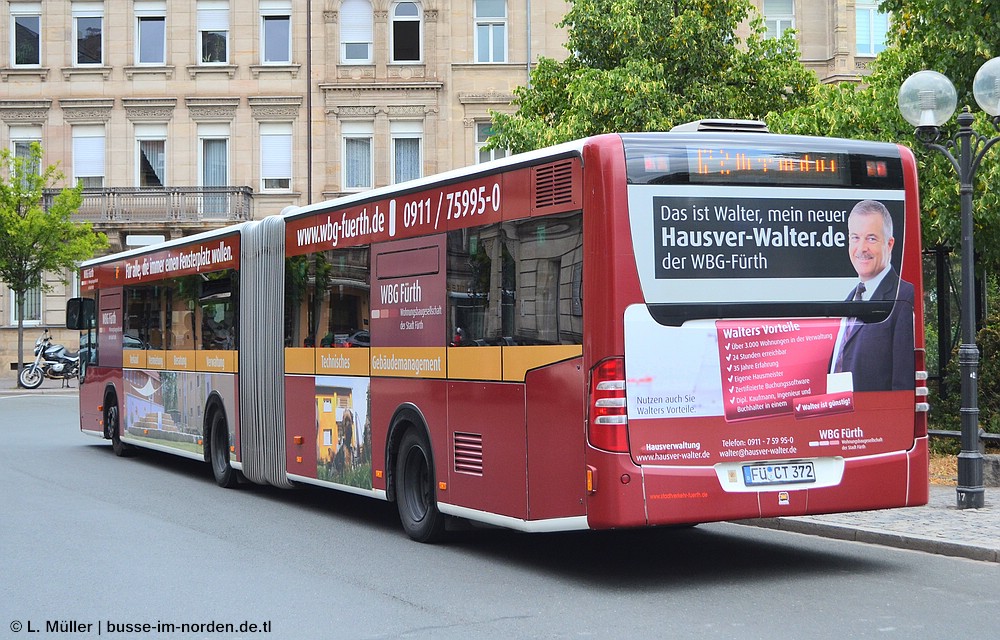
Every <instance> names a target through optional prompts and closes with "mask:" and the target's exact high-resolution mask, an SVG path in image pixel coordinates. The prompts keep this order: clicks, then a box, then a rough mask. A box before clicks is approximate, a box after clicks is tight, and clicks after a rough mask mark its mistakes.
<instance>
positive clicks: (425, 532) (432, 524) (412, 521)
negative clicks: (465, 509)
mask: <svg viewBox="0 0 1000 640" xmlns="http://www.w3.org/2000/svg"><path fill="white" fill-rule="evenodd" d="M395 480H396V508H397V509H398V510H399V520H400V522H402V524H403V529H404V530H405V531H406V535H408V536H410V538H412V539H413V540H416V541H417V542H437V541H438V540H440V539H441V537H442V536H443V534H444V523H445V517H444V516H443V515H442V514H441V512H440V511H438V508H437V492H436V486H435V484H434V465H433V456H432V455H431V446H430V442H429V441H428V440H427V436H426V435H424V433H423V431H421V430H419V429H416V428H412V427H411V428H409V429H407V430H406V433H404V434H403V437H402V439H400V441H399V450H398V452H397V454H396V477H395Z"/></svg>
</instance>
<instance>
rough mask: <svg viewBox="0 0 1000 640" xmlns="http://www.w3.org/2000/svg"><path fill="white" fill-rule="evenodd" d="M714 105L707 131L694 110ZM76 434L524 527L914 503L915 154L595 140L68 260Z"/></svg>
mask: <svg viewBox="0 0 1000 640" xmlns="http://www.w3.org/2000/svg"><path fill="white" fill-rule="evenodd" d="M706 129H708V130H706ZM81 283H82V291H83V297H81V298H76V299H74V300H72V301H70V305H69V311H68V314H67V325H68V326H69V327H70V328H74V329H79V330H80V331H81V348H82V358H81V359H82V360H83V361H85V366H84V367H83V368H82V373H81V387H80V402H81V405H80V416H81V429H82V430H83V432H84V433H87V434H91V435H95V436H98V437H103V438H105V439H110V440H111V442H112V444H113V447H114V450H115V452H116V453H118V454H124V453H127V452H128V451H129V450H130V449H133V448H136V447H146V448H152V449H158V450H161V451H168V452H171V453H175V454H178V455H182V456H188V457H192V458H196V459H199V460H204V461H205V462H207V463H209V464H210V465H211V467H212V469H213V471H214V476H215V479H216V481H217V482H218V484H220V485H222V486H233V485H234V484H236V483H237V481H238V480H240V479H241V478H243V479H245V480H248V481H251V482H254V483H262V484H271V485H275V486H278V487H293V486H294V485H295V484H297V483H310V484H316V485H322V486H326V487H330V488H334V489H340V490H344V491H349V492H352V493H359V494H363V495H368V496H371V497H374V498H378V499H382V500H389V501H393V502H395V503H396V504H397V506H398V510H399V514H400V519H401V521H402V524H403V526H404V528H405V530H406V532H407V533H408V534H409V535H410V536H411V537H413V538H414V539H416V540H420V541H428V540H433V539H436V538H438V537H439V535H440V534H441V533H442V531H443V528H444V524H445V521H446V519H448V518H452V517H454V518H462V519H466V520H471V521H477V522H482V523H488V524H491V525H499V526H503V527H509V528H512V529H518V530H522V531H557V530H571V529H607V528H617V527H646V526H655V525H671V524H690V523H699V522H707V521H717V520H729V519H739V518H755V517H762V516H782V515H802V514H819V513H829V512H836V511H854V510H865V509H880V508H886V507H900V506H908V505H920V504H925V503H926V501H927V497H928V470H927V420H926V411H927V405H926V403H925V402H924V400H925V398H924V396H925V395H926V388H925V387H924V383H923V382H922V380H924V379H925V378H926V373H925V372H924V371H923V369H924V350H923V326H922V322H921V321H920V319H921V318H922V315H923V305H922V283H921V255H920V228H919V206H918V195H917V177H916V168H915V162H914V158H913V155H912V154H911V153H910V151H909V150H907V149H906V148H904V147H901V146H898V145H894V144H885V143H875V142H861V141H851V140H840V139H827V138H812V137H795V136H780V135H774V134H770V133H767V132H766V130H764V131H759V130H750V131H735V130H732V129H731V128H730V129H726V130H714V129H713V127H712V126H711V124H708V123H700V124H694V125H691V126H682V127H680V128H678V129H676V130H674V131H671V132H667V133H631V134H608V135H600V136H595V137H592V138H587V139H584V140H580V141H576V142H572V143H568V144H563V145H559V146H555V147H552V148H548V149H543V150H540V151H535V152H531V153H526V154H521V155H515V156H511V157H508V158H504V159H501V160H497V161H493V162H489V163H485V164H480V165H476V166H473V167H469V168H466V169H462V170H458V171H452V172H449V173H445V174H441V175H438V176H433V177H428V178H423V179H419V180H416V181H411V182H407V183H403V184H399V185H394V186H391V187H387V188H382V189H375V190H371V191H366V192H363V193H358V194H354V195H350V196H346V197H342V198H338V199H336V200H332V201H328V202H323V203H319V204H314V205H310V206H306V207H302V208H299V209H297V210H294V211H291V212H288V213H286V214H283V215H280V216H272V217H268V218H265V219H262V220H260V221H254V222H247V223H243V224H239V225H235V226H232V227H228V228H225V229H221V230H218V231H212V232H208V233H202V234H199V235H195V236H191V237H188V238H183V239H179V240H174V241H170V242H167V243H164V244H161V245H156V246H151V247H145V248H141V249H134V250H131V251H127V252H124V253H120V254H117V255H111V256H107V257H102V258H98V259H95V260H91V261H89V262H87V263H85V264H84V265H82V273H81Z"/></svg>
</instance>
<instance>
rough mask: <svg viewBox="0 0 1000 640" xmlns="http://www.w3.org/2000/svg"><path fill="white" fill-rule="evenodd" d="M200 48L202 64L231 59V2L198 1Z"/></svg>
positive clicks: (216, 0)
mask: <svg viewBox="0 0 1000 640" xmlns="http://www.w3.org/2000/svg"><path fill="white" fill-rule="evenodd" d="M198 50H199V51H201V63H202V64H226V63H227V62H228V61H229V3H228V2H225V1H219V0H201V1H200V2H198Z"/></svg>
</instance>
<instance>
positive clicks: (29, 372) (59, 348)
mask: <svg viewBox="0 0 1000 640" xmlns="http://www.w3.org/2000/svg"><path fill="white" fill-rule="evenodd" d="M79 371H80V355H79V354H75V353H71V352H70V351H69V350H68V349H67V348H66V347H64V346H63V345H61V344H52V336H50V335H49V330H48V329H46V330H45V331H44V332H42V335H41V337H39V338H38V339H37V340H35V361H34V362H32V363H31V364H29V365H28V366H27V367H24V368H23V369H21V372H20V373H19V374H18V380H19V381H20V382H21V386H22V387H24V388H25V389H37V388H38V387H40V386H42V380H44V379H45V378H49V379H50V380H62V381H63V386H68V382H67V381H68V380H72V379H73V378H75V377H77V375H78V373H79Z"/></svg>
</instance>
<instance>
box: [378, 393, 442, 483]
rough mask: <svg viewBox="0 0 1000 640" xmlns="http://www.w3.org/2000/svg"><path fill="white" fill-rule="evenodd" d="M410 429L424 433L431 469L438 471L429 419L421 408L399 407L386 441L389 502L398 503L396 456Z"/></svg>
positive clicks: (411, 404) (411, 405)
mask: <svg viewBox="0 0 1000 640" xmlns="http://www.w3.org/2000/svg"><path fill="white" fill-rule="evenodd" d="M409 429H417V430H418V431H422V432H423V434H424V437H425V438H427V442H428V443H429V444H430V448H431V450H430V456H431V469H436V467H435V466H434V465H435V451H434V440H433V439H432V438H431V432H430V429H429V428H428V426H427V418H425V417H424V414H423V412H422V411H421V410H420V408H419V407H417V406H416V405H415V404H413V403H411V402H406V403H403V404H401V405H399V406H398V407H396V411H395V412H393V414H392V419H391V420H390V421H389V433H388V434H387V435H386V439H385V474H386V480H385V493H386V499H388V501H389V502H395V501H396V456H397V455H399V443H400V441H401V440H402V439H403V434H405V433H406V432H407V430H409Z"/></svg>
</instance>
